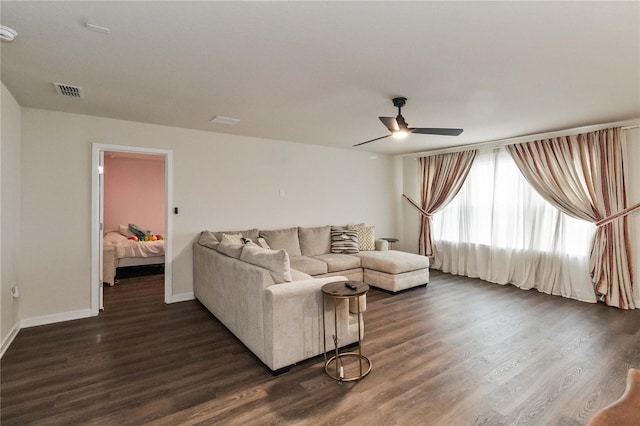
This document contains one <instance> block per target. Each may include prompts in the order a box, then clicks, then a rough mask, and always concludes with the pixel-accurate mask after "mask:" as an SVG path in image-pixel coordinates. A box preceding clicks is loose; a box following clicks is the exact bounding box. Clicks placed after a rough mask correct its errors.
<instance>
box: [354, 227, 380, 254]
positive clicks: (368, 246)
mask: <svg viewBox="0 0 640 426" xmlns="http://www.w3.org/2000/svg"><path fill="white" fill-rule="evenodd" d="M347 229H352V230H356V231H358V248H359V249H360V251H372V250H375V249H376V227H375V226H364V225H347Z"/></svg>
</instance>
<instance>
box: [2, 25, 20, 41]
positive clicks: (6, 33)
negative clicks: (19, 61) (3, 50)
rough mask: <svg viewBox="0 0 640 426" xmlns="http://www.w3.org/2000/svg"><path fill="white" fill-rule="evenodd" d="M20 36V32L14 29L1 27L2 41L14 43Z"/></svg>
mask: <svg viewBox="0 0 640 426" xmlns="http://www.w3.org/2000/svg"><path fill="white" fill-rule="evenodd" d="M17 36H18V32H17V31H16V30H14V29H13V28H9V27H7V26H6V25H0V40H2V41H13V39H14V38H16V37H17Z"/></svg>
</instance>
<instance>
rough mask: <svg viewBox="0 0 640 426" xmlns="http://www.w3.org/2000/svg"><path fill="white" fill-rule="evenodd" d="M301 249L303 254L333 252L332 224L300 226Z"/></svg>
mask: <svg viewBox="0 0 640 426" xmlns="http://www.w3.org/2000/svg"><path fill="white" fill-rule="evenodd" d="M298 238H299V239H300V251H301V252H302V255H303V256H316V255H318V254H327V253H331V226H329V225H327V226H319V227H317V228H298Z"/></svg>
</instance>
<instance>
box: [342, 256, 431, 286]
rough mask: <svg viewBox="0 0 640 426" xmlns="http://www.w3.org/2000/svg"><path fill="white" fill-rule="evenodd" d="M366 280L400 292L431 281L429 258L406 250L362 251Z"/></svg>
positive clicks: (361, 262) (361, 261)
mask: <svg viewBox="0 0 640 426" xmlns="http://www.w3.org/2000/svg"><path fill="white" fill-rule="evenodd" d="M353 256H358V257H359V258H360V266H361V267H362V268H363V269H364V282H366V283H367V284H370V285H372V286H374V287H378V288H381V289H383V290H388V291H391V292H394V293H395V292H398V291H400V290H405V289H407V288H411V287H417V286H421V285H426V284H427V283H428V282H429V258H428V257H426V256H421V255H417V254H413V253H407V252H404V251H397V250H387V251H361V252H360V253H358V254H354V255H353Z"/></svg>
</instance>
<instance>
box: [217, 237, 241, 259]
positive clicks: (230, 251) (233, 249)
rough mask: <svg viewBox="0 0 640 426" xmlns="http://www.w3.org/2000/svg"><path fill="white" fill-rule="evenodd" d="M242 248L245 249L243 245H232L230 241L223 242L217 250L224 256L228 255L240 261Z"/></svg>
mask: <svg viewBox="0 0 640 426" xmlns="http://www.w3.org/2000/svg"><path fill="white" fill-rule="evenodd" d="M242 247H244V246H243V245H242V243H240V244H235V243H230V242H229V241H222V242H221V243H220V244H218V247H217V248H216V250H218V251H219V252H220V253H222V254H226V255H227V256H229V257H233V258H234V259H239V258H240V255H241V254H242Z"/></svg>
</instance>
